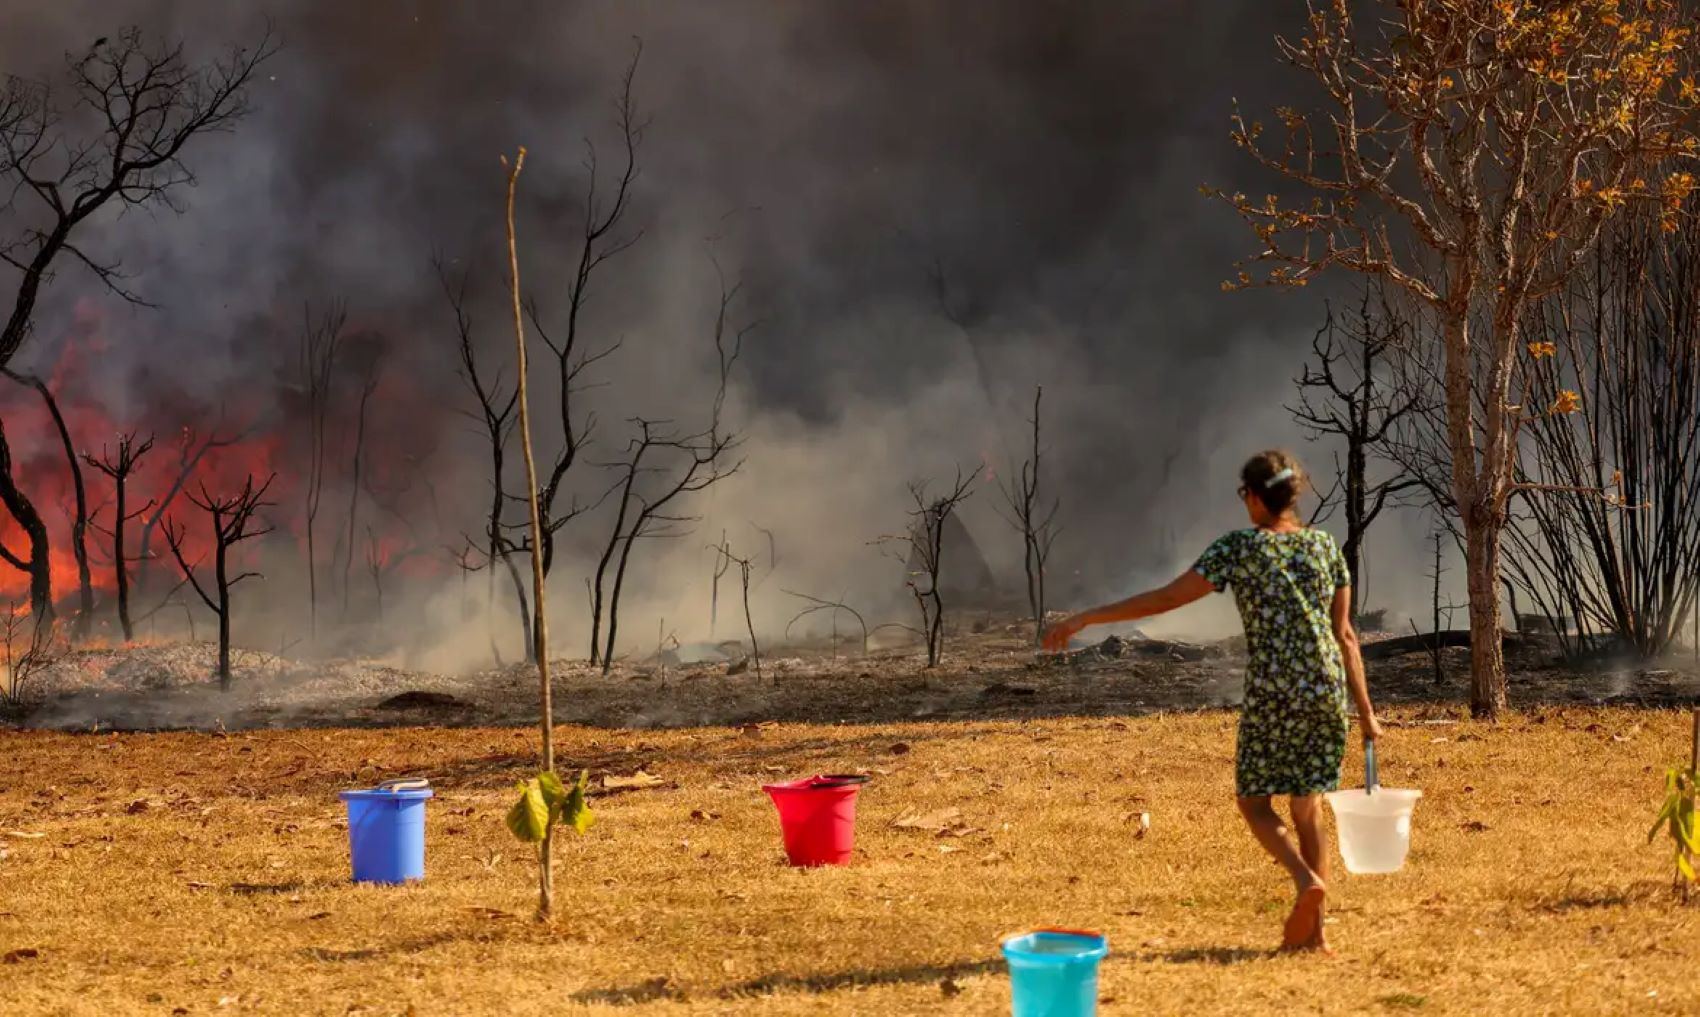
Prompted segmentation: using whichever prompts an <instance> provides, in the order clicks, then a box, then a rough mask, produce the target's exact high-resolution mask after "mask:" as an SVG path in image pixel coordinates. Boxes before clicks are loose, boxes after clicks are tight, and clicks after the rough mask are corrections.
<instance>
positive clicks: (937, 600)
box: [885, 469, 980, 667]
mask: <svg viewBox="0 0 1700 1017" xmlns="http://www.w3.org/2000/svg"><path fill="white" fill-rule="evenodd" d="M979 476H980V471H979V470H978V469H976V470H974V472H972V473H970V474H968V475H967V476H966V477H965V476H963V475H962V470H961V469H958V470H957V471H956V481H955V483H953V484H952V485H951V488H950V491H949V493H947V494H944V495H941V496H939V497H936V498H935V497H930V496H929V495H928V494H927V484H926V483H925V482H924V481H917V482H916V483H913V484H910V485H909V496H910V498H912V499H913V500H914V502H915V508H914V509H913V510H912V511H911V512H910V513H909V516H910V518H911V520H913V521H912V522H911V523H910V527H909V533H908V535H907V536H904V537H901V538H885V542H893V543H898V544H902V545H904V546H907V547H908V549H909V552H908V554H907V555H905V556H904V559H903V560H904V561H905V563H906V566H905V567H906V568H908V575H907V577H906V578H905V585H906V586H907V587H908V588H909V592H910V594H912V595H913V596H914V598H915V605H916V607H917V608H918V609H919V610H920V612H921V634H922V636H923V637H924V638H925V639H926V642H927V666H928V667H937V666H938V663H939V656H940V654H941V653H942V652H943V649H944V592H943V586H942V585H941V584H942V582H943V576H944V563H945V542H944V535H945V529H946V524H947V523H948V522H949V520H950V517H951V516H952V515H954V514H955V513H956V510H957V509H958V508H960V507H961V506H962V503H963V502H964V501H966V500H968V497H969V495H971V494H973V493H974V482H975V481H976V480H977V479H979ZM911 562H912V563H913V565H912V566H910V565H908V564H907V563H911Z"/></svg>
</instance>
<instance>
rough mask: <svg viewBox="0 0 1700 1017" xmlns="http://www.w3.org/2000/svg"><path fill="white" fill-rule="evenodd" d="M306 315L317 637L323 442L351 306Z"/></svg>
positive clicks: (308, 500)
mask: <svg viewBox="0 0 1700 1017" xmlns="http://www.w3.org/2000/svg"><path fill="white" fill-rule="evenodd" d="M302 319H303V320H302V326H301V351H300V370H301V391H302V394H303V395H304V396H305V398H306V400H307V482H306V484H305V485H304V489H303V492H302V498H303V499H304V501H305V505H304V506H303V508H304V513H303V515H304V519H305V532H304V536H305V538H306V553H307V631H308V633H309V635H311V636H313V637H315V638H316V637H317V636H318V634H319V552H318V545H317V541H316V540H315V536H316V525H315V524H316V523H317V522H318V518H319V503H320V501H322V500H323V498H324V493H325V467H326V460H327V454H326V448H325V445H326V441H327V437H328V435H329V433H330V428H331V423H330V410H331V395H332V391H331V389H332V381H333V375H334V373H335V371H336V360H337V350H338V347H340V346H341V345H342V338H343V334H342V330H343V326H344V325H345V324H347V322H348V312H347V311H346V310H345V309H344V308H343V306H342V305H341V304H340V303H338V304H332V305H331V308H330V310H328V311H326V312H325V313H324V314H322V315H320V316H319V317H317V318H315V317H314V316H313V308H312V306H311V305H309V306H307V307H305V308H304V309H303V311H302Z"/></svg>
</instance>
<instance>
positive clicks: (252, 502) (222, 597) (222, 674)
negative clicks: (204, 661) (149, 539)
mask: <svg viewBox="0 0 1700 1017" xmlns="http://www.w3.org/2000/svg"><path fill="white" fill-rule="evenodd" d="M276 479H277V474H275V473H274V474H272V475H271V476H269V477H267V478H266V481H265V483H263V484H261V485H259V486H258V487H255V486H254V477H253V475H252V474H250V475H249V476H248V477H247V478H245V479H244V480H243V482H242V490H241V491H238V492H237V493H236V494H232V495H225V496H223V497H216V496H214V495H213V494H211V493H210V492H208V491H207V488H206V485H204V484H203V485H202V486H201V489H200V495H199V496H198V497H197V496H196V495H195V494H193V493H191V494H189V495H188V496H187V497H188V499H189V501H190V503H191V504H193V505H194V506H195V507H196V508H198V509H200V510H201V511H202V512H205V513H206V514H207V516H208V518H209V519H210V521H211V523H212V536H213V576H212V587H213V594H208V593H207V588H206V587H205V586H203V585H202V584H201V580H200V578H199V577H198V576H197V575H196V574H195V569H196V568H197V567H198V566H199V564H200V563H199V562H198V561H197V562H195V563H194V564H191V563H190V562H189V560H188V559H187V558H186V557H184V554H183V539H184V536H185V532H184V530H183V527H182V526H181V525H179V524H178V523H177V522H176V520H175V519H172V518H167V519H166V521H165V542H166V543H167V544H168V545H170V547H171V555H172V557H173V558H176V559H177V565H178V567H179V568H181V569H182V570H183V578H184V579H186V580H188V582H189V585H190V586H192V587H193V588H194V590H195V592H196V593H197V594H199V595H200V598H201V601H202V603H204V604H206V605H207V608H208V610H210V611H212V613H213V614H214V615H215V616H216V617H217V618H218V684H219V688H220V689H223V690H226V691H228V690H229V688H230V591H231V590H232V589H234V588H235V587H236V585H237V584H238V583H240V582H242V581H243V580H244V579H255V578H260V573H258V572H239V573H237V574H236V575H234V576H233V575H231V574H230V549H231V548H232V547H235V546H236V545H237V544H239V543H241V542H243V541H245V540H252V539H254V538H255V537H261V536H264V535H265V534H267V533H270V532H272V529H273V527H271V526H269V525H266V524H263V523H260V522H259V521H258V520H257V519H256V518H255V513H256V512H258V511H259V510H260V509H262V508H266V507H269V506H271V505H272V504H273V503H272V502H269V501H266V500H265V498H266V490H267V489H268V488H270V487H271V486H272V481H274V480H276Z"/></svg>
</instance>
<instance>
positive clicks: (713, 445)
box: [590, 264, 756, 674]
mask: <svg viewBox="0 0 1700 1017" xmlns="http://www.w3.org/2000/svg"><path fill="white" fill-rule="evenodd" d="M715 268H716V270H717V271H718V270H719V265H718V264H716V265H715ZM740 288H741V284H738V283H731V284H729V283H728V282H727V281H726V278H725V276H724V275H721V276H720V303H719V306H718V308H717V309H716V311H715V317H714V328H713V339H714V351H715V362H716V365H717V368H718V372H719V382H718V384H717V386H716V388H715V393H714V402H713V403H712V405H711V408H710V412H709V422H708V426H707V427H706V428H704V429H703V430H701V431H698V432H696V433H693V434H686V435H680V434H678V433H677V432H676V431H674V430H673V429H672V427H671V426H670V425H669V424H668V423H667V422H666V421H656V420H648V419H645V418H642V417H634V418H632V420H631V421H630V423H631V425H632V426H633V427H634V428H635V429H636V431H637V433H636V435H634V436H633V437H632V439H631V441H630V443H629V444H628V445H627V446H626V456H625V459H624V460H623V461H620V462H617V463H614V464H611V465H612V468H613V469H615V470H616V471H617V476H618V478H619V479H618V480H617V481H616V482H615V485H614V487H613V488H611V489H610V490H611V492H614V493H615V496H616V497H617V498H618V501H617V506H618V507H617V508H616V509H615V516H614V525H613V528H612V529H611V530H610V531H609V535H608V541H607V543H606V544H604V545H603V549H602V555H601V557H600V558H599V559H598V560H597V563H596V573H595V576H594V578H593V580H592V582H591V590H590V593H591V597H590V601H591V608H590V662H591V663H592V664H595V663H598V662H600V663H601V665H602V670H603V673H605V674H606V673H607V671H608V669H609V668H610V667H612V666H613V654H614V645H615V643H614V640H615V636H616V634H617V632H618V629H619V606H620V593H621V590H622V589H623V588H624V585H625V577H626V569H627V566H628V565H629V564H630V562H631V557H632V550H633V548H634V547H635V546H636V545H637V542H638V541H640V540H657V539H666V538H672V537H679V536H683V535H684V534H685V533H687V532H689V524H691V523H693V522H695V521H696V520H695V518H694V517H692V516H686V515H679V514H677V511H676V509H675V507H674V506H675V503H676V502H678V501H679V499H681V498H685V497H687V496H689V495H692V494H695V493H697V492H699V491H703V490H706V489H708V488H709V487H712V486H713V485H715V484H717V483H719V482H720V481H722V480H725V479H726V478H727V477H730V476H732V475H733V474H735V473H737V472H738V469H739V468H740V467H741V466H742V465H743V461H742V460H737V461H731V462H729V461H728V460H729V459H730V456H731V455H732V453H733V452H734V451H735V450H736V449H737V448H738V447H739V445H740V444H741V439H740V437H739V435H738V434H737V433H736V432H733V431H727V430H725V429H724V427H723V423H722V419H721V415H722V412H723V411H724V409H725V406H726V393H727V388H728V386H729V385H730V383H731V376H732V369H733V368H734V367H735V366H736V365H737V363H738V358H739V357H740V356H741V355H742V354H743V350H744V340H745V339H746V338H748V336H749V334H750V332H751V331H753V330H754V329H755V327H756V325H755V324H754V323H750V324H744V325H733V324H732V322H731V321H730V315H731V311H732V305H733V303H734V302H735V301H736V300H737V297H738V293H739V290H740ZM657 478H659V480H658V479H657ZM616 555H617V556H618V560H617V562H616ZM610 564H613V565H614V572H613V575H612V577H610V576H609V573H608V569H609V566H610ZM610 578H611V579H612V586H611V587H610V586H609V580H610ZM604 611H606V617H607V619H608V629H607V635H606V637H605V638H604V636H603V631H602V619H603V617H604Z"/></svg>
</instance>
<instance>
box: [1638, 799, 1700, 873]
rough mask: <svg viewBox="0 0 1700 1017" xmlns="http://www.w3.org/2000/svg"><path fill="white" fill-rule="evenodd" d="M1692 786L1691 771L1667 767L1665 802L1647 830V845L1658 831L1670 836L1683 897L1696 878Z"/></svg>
mask: <svg viewBox="0 0 1700 1017" xmlns="http://www.w3.org/2000/svg"><path fill="white" fill-rule="evenodd" d="M1694 786H1695V773H1694V771H1693V770H1691V769H1690V770H1683V769H1682V768H1680V767H1675V766H1673V767H1671V768H1670V769H1669V770H1666V771H1665V801H1664V804H1663V805H1661V806H1659V815H1658V818H1657V819H1655V820H1653V828H1652V829H1651V830H1648V831H1647V843H1649V844H1651V843H1652V842H1653V839H1654V838H1655V837H1657V836H1658V835H1659V832H1660V831H1661V830H1662V831H1664V832H1665V834H1666V835H1667V836H1669V837H1670V839H1671V846H1672V850H1673V851H1674V852H1675V854H1676V876H1675V883H1676V887H1677V889H1678V891H1679V892H1680V893H1681V894H1682V897H1683V899H1684V900H1687V899H1688V893H1689V890H1690V889H1691V887H1692V886H1693V884H1694V883H1695V880H1696V877H1695V872H1694V856H1695V855H1696V854H1700V831H1697V830H1696V828H1695V824H1694Z"/></svg>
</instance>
